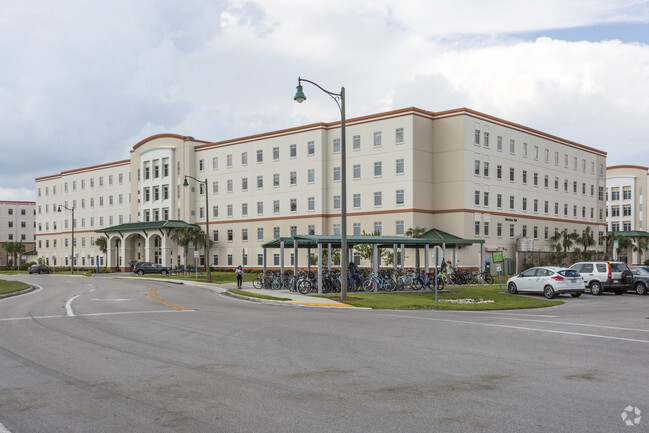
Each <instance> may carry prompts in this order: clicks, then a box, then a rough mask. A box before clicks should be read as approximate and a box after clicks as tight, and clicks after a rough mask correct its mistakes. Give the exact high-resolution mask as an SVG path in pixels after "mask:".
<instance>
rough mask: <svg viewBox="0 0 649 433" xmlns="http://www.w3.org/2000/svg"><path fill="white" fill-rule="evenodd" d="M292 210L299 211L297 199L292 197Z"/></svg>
mask: <svg viewBox="0 0 649 433" xmlns="http://www.w3.org/2000/svg"><path fill="white" fill-rule="evenodd" d="M291 212H297V199H296V198H292V199H291Z"/></svg>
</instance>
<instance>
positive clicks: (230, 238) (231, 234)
mask: <svg viewBox="0 0 649 433" xmlns="http://www.w3.org/2000/svg"><path fill="white" fill-rule="evenodd" d="M233 233H234V232H233V230H232V229H228V240H229V241H231V240H232V239H233V237H234V236H233Z"/></svg>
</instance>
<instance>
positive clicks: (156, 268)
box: [133, 262, 171, 275]
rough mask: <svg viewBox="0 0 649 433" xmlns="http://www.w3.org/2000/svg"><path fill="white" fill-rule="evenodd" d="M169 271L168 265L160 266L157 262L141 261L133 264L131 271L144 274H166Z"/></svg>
mask: <svg viewBox="0 0 649 433" xmlns="http://www.w3.org/2000/svg"><path fill="white" fill-rule="evenodd" d="M169 272H171V268H170V267H168V266H162V265H159V264H157V263H150V262H141V263H138V264H137V265H135V267H134V268H133V273H136V274H138V275H144V274H162V275H167V274H169Z"/></svg>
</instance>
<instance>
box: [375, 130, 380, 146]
mask: <svg viewBox="0 0 649 433" xmlns="http://www.w3.org/2000/svg"><path fill="white" fill-rule="evenodd" d="M379 146H381V131H377V132H375V133H374V147H379Z"/></svg>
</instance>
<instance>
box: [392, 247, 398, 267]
mask: <svg viewBox="0 0 649 433" xmlns="http://www.w3.org/2000/svg"><path fill="white" fill-rule="evenodd" d="M392 268H393V269H394V270H395V271H396V270H397V244H393V245H392Z"/></svg>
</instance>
